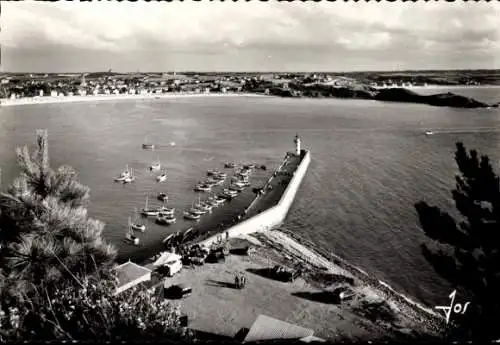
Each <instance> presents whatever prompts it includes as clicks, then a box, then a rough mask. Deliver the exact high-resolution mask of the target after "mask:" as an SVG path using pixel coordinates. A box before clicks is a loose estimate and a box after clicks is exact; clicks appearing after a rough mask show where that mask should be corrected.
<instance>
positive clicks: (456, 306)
mask: <svg viewBox="0 0 500 345" xmlns="http://www.w3.org/2000/svg"><path fill="white" fill-rule="evenodd" d="M456 294H457V290H453V292H452V293H451V294H450V295H449V296H448V297H449V298H450V299H451V302H450V305H449V306H438V307H434V308H435V309H439V310H442V311H443V312H444V315H445V316H446V324H448V322H449V321H450V316H451V313H452V312H453V313H455V314H462V315H463V314H465V311H466V310H467V306H468V305H469V304H470V302H467V303H465V304H464V305H463V307H462V304H460V303H454V302H455V295H456Z"/></svg>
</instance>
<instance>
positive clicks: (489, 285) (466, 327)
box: [415, 143, 500, 340]
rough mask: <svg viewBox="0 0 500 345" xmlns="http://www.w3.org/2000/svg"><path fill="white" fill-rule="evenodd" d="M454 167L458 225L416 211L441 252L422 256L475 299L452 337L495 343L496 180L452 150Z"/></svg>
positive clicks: (498, 302)
mask: <svg viewBox="0 0 500 345" xmlns="http://www.w3.org/2000/svg"><path fill="white" fill-rule="evenodd" d="M455 161H456V163H457V165H458V168H459V170H460V174H459V175H458V176H456V188H455V190H453V192H452V195H453V199H454V200H455V205H456V208H457V210H458V211H459V212H460V214H461V216H462V219H461V220H455V219H453V218H452V217H451V216H450V215H449V214H448V213H446V212H443V211H441V210H440V209H439V208H437V207H431V206H429V205H428V204H427V203H425V202H419V203H417V204H416V205H415V207H416V210H417V213H418V216H419V219H420V224H421V226H422V229H423V231H424V232H425V234H426V235H427V236H428V237H429V238H430V239H432V240H434V241H435V243H436V244H439V245H440V247H441V249H440V250H438V251H437V252H435V251H431V250H430V249H429V248H428V247H427V246H425V245H422V250H423V254H424V256H425V257H426V259H427V260H428V261H429V262H430V263H431V264H432V265H433V267H434V268H435V270H436V271H437V272H438V273H439V274H440V275H441V276H443V277H444V278H446V279H447V280H448V281H450V282H451V283H452V284H454V285H455V286H457V287H463V288H465V289H466V290H467V291H468V292H469V293H471V294H472V296H473V301H471V305H470V307H469V308H468V309H467V312H466V313H465V314H464V315H462V316H460V315H458V314H452V317H451V318H452V320H453V319H454V320H457V321H458V327H457V328H455V329H453V331H452V333H451V335H452V336H454V337H460V338H461V339H463V337H468V338H470V339H474V340H477V339H485V340H493V339H498V338H500V327H499V322H500V321H499V320H500V226H499V225H500V223H499V222H500V179H499V177H498V176H497V175H496V174H495V173H494V172H493V169H492V167H491V164H490V162H489V159H488V157H487V156H481V157H479V156H478V153H477V152H476V151H475V150H471V151H470V153H467V151H466V148H465V147H464V145H463V144H462V143H457V144H456V154H455Z"/></svg>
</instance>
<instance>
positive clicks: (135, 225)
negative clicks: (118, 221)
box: [130, 210, 146, 232]
mask: <svg viewBox="0 0 500 345" xmlns="http://www.w3.org/2000/svg"><path fill="white" fill-rule="evenodd" d="M135 214H136V216H135V220H134V221H133V222H132V223H130V227H131V228H132V230H135V231H140V232H144V231H146V224H144V223H142V222H141V221H140V219H139V214H138V213H137V210H135Z"/></svg>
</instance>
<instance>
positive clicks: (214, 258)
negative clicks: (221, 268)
mask: <svg viewBox="0 0 500 345" xmlns="http://www.w3.org/2000/svg"><path fill="white" fill-rule="evenodd" d="M205 261H206V262H209V263H219V262H224V261H226V255H224V252H223V251H222V250H213V251H211V252H210V254H208V256H207V258H206V260H205Z"/></svg>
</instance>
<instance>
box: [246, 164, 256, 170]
mask: <svg viewBox="0 0 500 345" xmlns="http://www.w3.org/2000/svg"><path fill="white" fill-rule="evenodd" d="M243 168H244V169H255V164H253V163H252V164H245V165H243Z"/></svg>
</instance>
